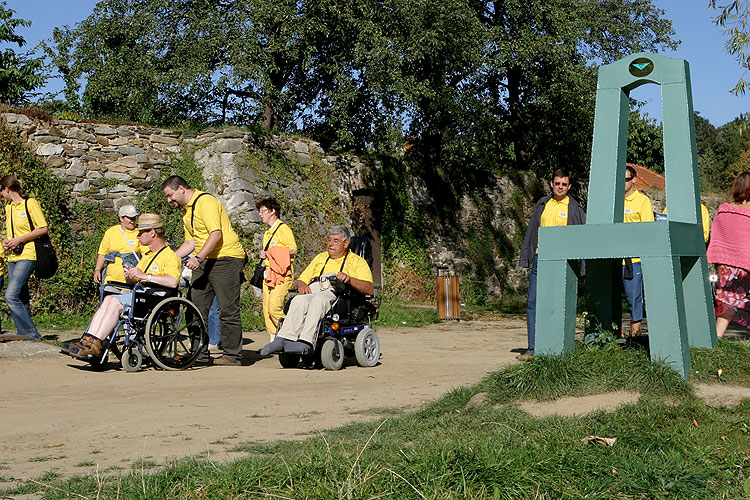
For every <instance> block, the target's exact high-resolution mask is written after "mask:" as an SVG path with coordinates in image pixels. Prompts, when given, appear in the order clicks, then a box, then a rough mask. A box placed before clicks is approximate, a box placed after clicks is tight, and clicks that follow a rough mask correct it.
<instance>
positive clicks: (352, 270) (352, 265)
mask: <svg viewBox="0 0 750 500" xmlns="http://www.w3.org/2000/svg"><path fill="white" fill-rule="evenodd" d="M345 258H346V263H344V259H345ZM341 264H344V268H343V269H342V268H341ZM324 266H325V267H324ZM339 271H341V272H343V273H346V274H348V275H349V276H351V277H352V278H355V279H358V280H363V281H369V282H370V283H372V271H371V270H370V266H369V265H367V261H366V260H365V259H363V258H362V257H360V256H359V255H357V254H356V253H352V252H347V253H346V254H345V255H344V256H343V257H340V258H338V259H329V255H328V252H322V253H319V254H318V255H316V256H315V258H314V259H313V260H312V262H310V265H308V266H307V267H306V268H305V270H304V271H302V274H300V275H299V278H298V279H299V280H300V281H303V282H305V283H307V284H308V285H309V284H310V282H311V281H312V279H313V278H317V277H318V276H320V275H321V273H322V274H326V273H337V272H339Z"/></svg>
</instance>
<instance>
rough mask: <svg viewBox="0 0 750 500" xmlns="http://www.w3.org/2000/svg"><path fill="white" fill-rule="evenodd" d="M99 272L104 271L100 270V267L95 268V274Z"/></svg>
mask: <svg viewBox="0 0 750 500" xmlns="http://www.w3.org/2000/svg"><path fill="white" fill-rule="evenodd" d="M97 271H99V272H102V269H99V268H98V267H95V268H94V272H97Z"/></svg>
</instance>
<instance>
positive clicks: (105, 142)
mask: <svg viewBox="0 0 750 500" xmlns="http://www.w3.org/2000/svg"><path fill="white" fill-rule="evenodd" d="M96 142H98V143H99V144H101V145H102V146H109V139H108V138H106V137H104V136H103V135H97V136H96Z"/></svg>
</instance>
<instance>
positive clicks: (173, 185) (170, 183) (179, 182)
mask: <svg viewBox="0 0 750 500" xmlns="http://www.w3.org/2000/svg"><path fill="white" fill-rule="evenodd" d="M180 186H182V187H184V188H185V189H192V188H191V187H190V184H188V181H186V180H185V179H183V178H182V177H180V176H179V175H170V176H169V177H167V179H166V180H165V181H164V182H162V183H161V188H162V189H164V188H166V187H169V188H170V189H172V190H173V191H174V190H175V189H177V188H179V187H180Z"/></svg>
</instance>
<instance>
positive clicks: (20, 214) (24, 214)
mask: <svg viewBox="0 0 750 500" xmlns="http://www.w3.org/2000/svg"><path fill="white" fill-rule="evenodd" d="M18 216H19V217H26V212H20V213H19V214H18Z"/></svg>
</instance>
